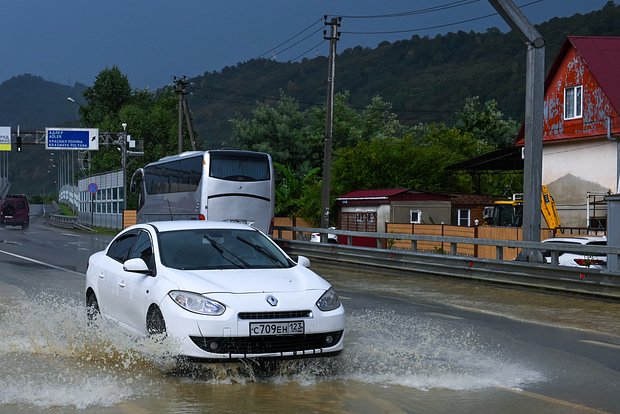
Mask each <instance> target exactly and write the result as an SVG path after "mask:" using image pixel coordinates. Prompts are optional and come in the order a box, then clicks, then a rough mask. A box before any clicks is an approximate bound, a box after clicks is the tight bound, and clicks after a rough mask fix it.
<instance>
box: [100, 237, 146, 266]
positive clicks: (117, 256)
mask: <svg viewBox="0 0 620 414" xmlns="http://www.w3.org/2000/svg"><path fill="white" fill-rule="evenodd" d="M137 237H138V235H137V234H136V233H126V234H123V235H122V236H120V237H118V238H117V239H116V240H114V241H113V242H112V244H110V248H109V249H108V252H107V253H106V254H107V255H108V256H109V257H111V258H112V259H114V260H116V261H117V262H120V263H123V262H125V260H127V256H129V250H130V249H131V247H132V246H133V245H134V244H135V242H136V238H137Z"/></svg>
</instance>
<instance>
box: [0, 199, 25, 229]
mask: <svg viewBox="0 0 620 414" xmlns="http://www.w3.org/2000/svg"><path fill="white" fill-rule="evenodd" d="M0 224H2V225H3V226H21V227H22V229H27V228H28V226H29V225H30V205H29V204H28V198H26V196H25V195H23V194H11V195H8V196H6V197H5V198H3V199H2V200H0Z"/></svg>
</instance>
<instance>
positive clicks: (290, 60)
mask: <svg viewBox="0 0 620 414" xmlns="http://www.w3.org/2000/svg"><path fill="white" fill-rule="evenodd" d="M325 42H327V39H323V40H321V41H320V42H319V43H317V44H316V45H314V46H312V47H311V48H310V49H308V50H306V51H305V52H303V53H300V54H299V55H297V56H295V57H294V58H292V59H289V61H288V63H291V62H294V61H296V60H297V59H299V58H300V57H302V56H305V55H306V54H308V53H310V52H311V51H312V50H314V49H316V48H317V47H319V46H321V45H322V44H323V43H325Z"/></svg>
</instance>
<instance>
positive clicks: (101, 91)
mask: <svg viewBox="0 0 620 414" xmlns="http://www.w3.org/2000/svg"><path fill="white" fill-rule="evenodd" d="M84 97H85V99H86V101H87V104H86V105H84V106H82V107H81V109H80V113H81V114H82V117H83V118H82V124H83V125H86V126H88V127H91V128H93V127H95V128H99V129H100V131H102V132H104V131H105V132H110V133H112V138H113V140H116V139H118V138H119V137H120V134H122V133H123V129H122V128H123V127H122V124H123V123H125V124H127V130H126V132H127V134H129V135H131V136H132V139H134V140H141V141H143V143H144V157H142V158H140V160H139V162H140V164H141V165H144V164H147V163H148V162H151V161H154V160H157V159H159V158H161V157H164V156H166V155H171V154H175V153H176V152H177V138H176V136H177V112H176V111H177V100H176V97H175V94H174V90H173V89H172V88H171V87H167V88H164V89H162V90H161V91H159V92H157V93H152V92H148V91H146V90H132V89H131V86H130V84H129V81H128V79H127V77H126V76H125V75H123V74H122V73H121V72H120V70H119V69H118V68H117V67H113V68H111V69H105V70H103V71H102V72H101V73H100V74H99V75H98V76H97V78H96V80H95V83H94V85H93V86H92V87H91V88H87V89H86V91H85V92H84ZM128 161H129V162H130V163H131V159H129V160H128ZM120 167H121V153H120V151H119V150H118V148H117V146H116V145H101V146H100V149H99V151H97V152H96V153H95V154H93V157H92V160H91V168H90V172H91V174H92V173H99V172H105V171H112V170H118V169H119V168H120ZM129 175H130V174H129Z"/></svg>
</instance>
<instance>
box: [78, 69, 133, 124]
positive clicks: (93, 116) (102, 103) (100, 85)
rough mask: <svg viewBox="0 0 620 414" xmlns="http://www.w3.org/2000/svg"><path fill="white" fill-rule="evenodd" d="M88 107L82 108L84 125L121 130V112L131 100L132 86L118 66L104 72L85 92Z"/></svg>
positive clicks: (81, 113)
mask: <svg viewBox="0 0 620 414" xmlns="http://www.w3.org/2000/svg"><path fill="white" fill-rule="evenodd" d="M84 98H85V99H86V105H83V106H82V107H81V108H80V115H81V118H82V123H83V124H84V125H89V126H94V127H98V128H100V129H102V130H104V131H117V130H120V128H121V121H120V119H119V112H120V110H121V108H122V107H123V105H126V104H127V103H129V101H130V100H131V86H130V84H129V80H128V79H127V76H125V75H123V74H122V73H121V71H120V69H119V68H118V67H116V66H113V67H112V68H106V69H104V70H102V71H101V72H100V73H99V75H97V78H96V79H95V83H94V84H93V86H92V87H90V88H86V90H85V91H84Z"/></svg>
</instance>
